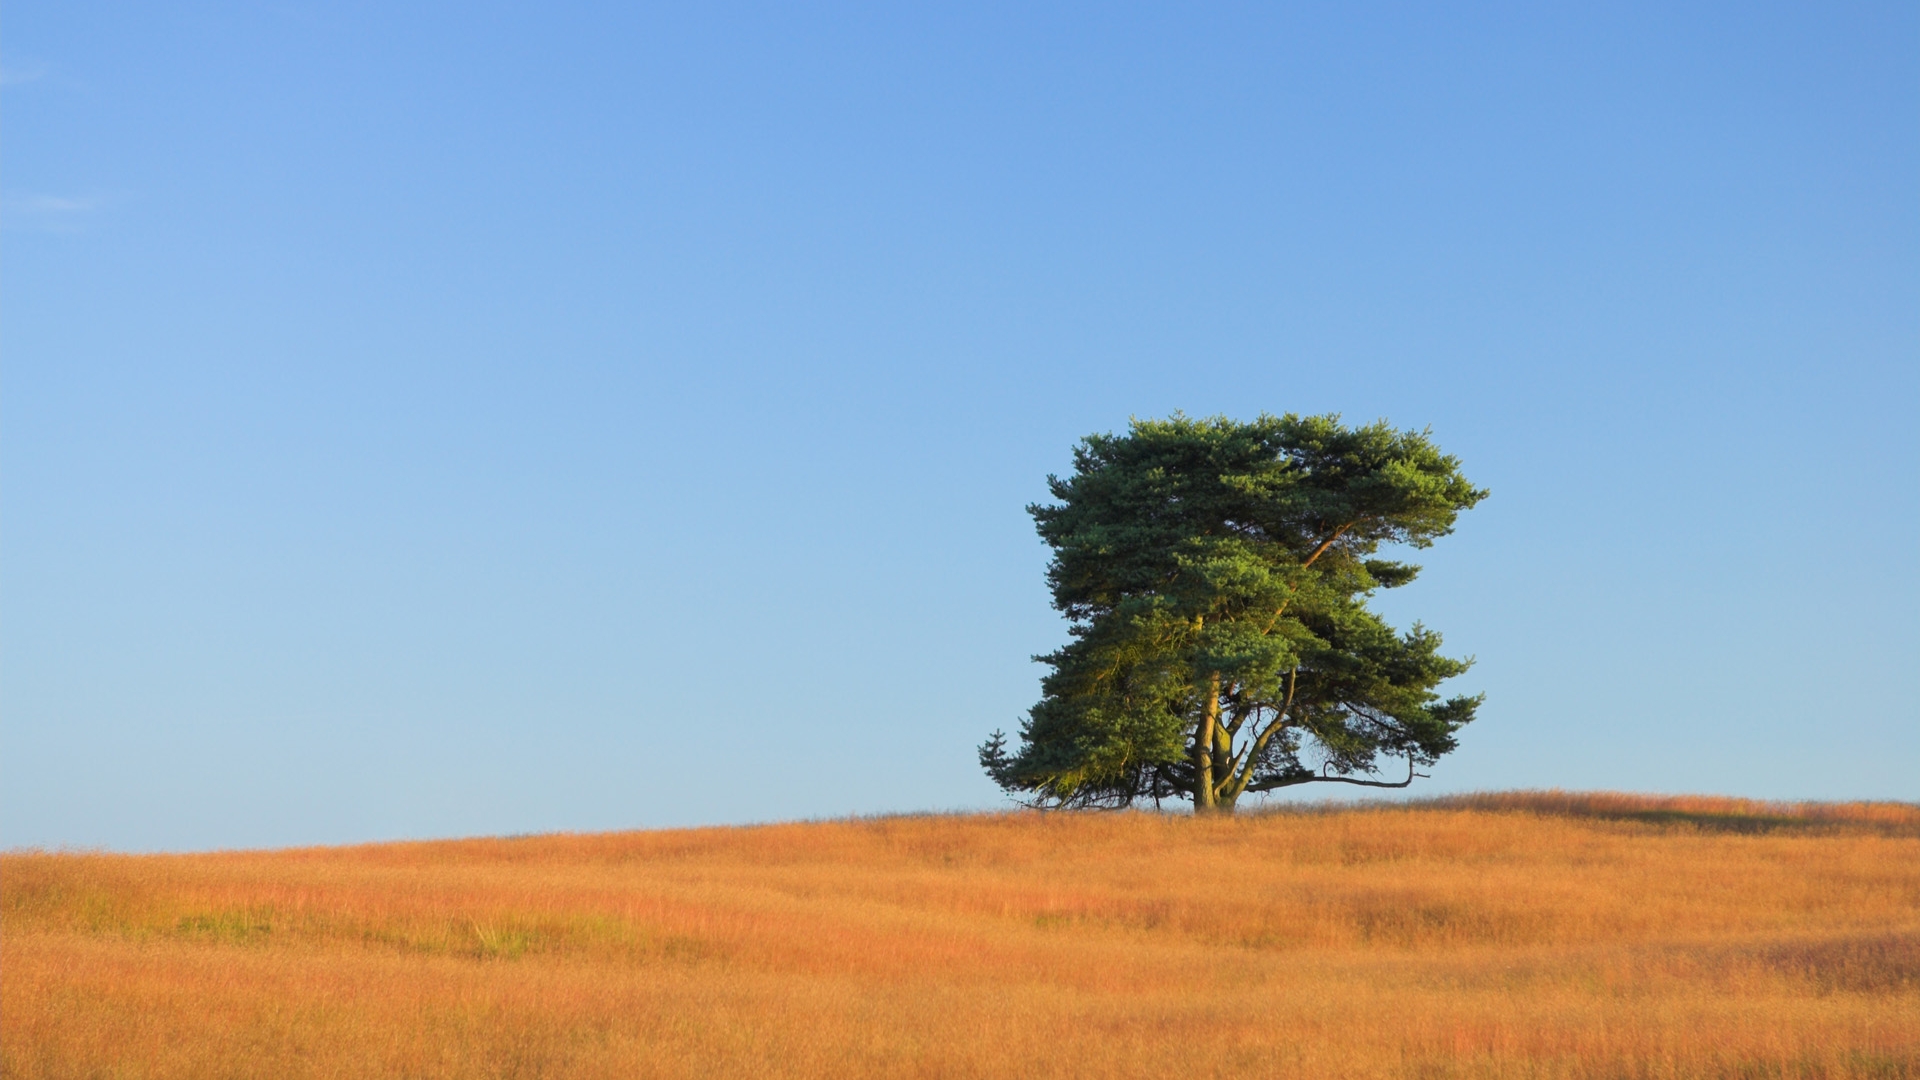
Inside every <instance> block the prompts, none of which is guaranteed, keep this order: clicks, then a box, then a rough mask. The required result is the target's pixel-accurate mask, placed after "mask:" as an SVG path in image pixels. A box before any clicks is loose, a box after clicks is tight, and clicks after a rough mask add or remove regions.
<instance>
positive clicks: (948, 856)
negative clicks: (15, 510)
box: [0, 793, 1920, 1080]
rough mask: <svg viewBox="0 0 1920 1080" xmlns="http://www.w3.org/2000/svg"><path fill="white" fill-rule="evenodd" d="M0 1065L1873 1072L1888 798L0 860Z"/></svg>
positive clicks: (1886, 916)
mask: <svg viewBox="0 0 1920 1080" xmlns="http://www.w3.org/2000/svg"><path fill="white" fill-rule="evenodd" d="M0 898H3V899H4V908H3V909H0V925H3V926H4V940H3V941H0V949H3V950H4V965H3V966H0V1073H4V1075H5V1076H7V1077H19V1078H22V1080H24V1078H29V1077H143V1078H149V1077H150V1078H172V1077H182V1078H188V1077H191V1078H196V1080H198V1078H220V1077H263V1078H264V1077H274V1078H279V1077H306V1076H324V1077H469V1076H477V1077H496V1076H497V1077H696V1076H697V1077H764V1076H774V1077H785V1076H815V1077H881V1076H885V1077H908V1076H928V1077H1008V1078H1013V1077H1023V1078H1024V1077H1080V1076H1086V1077H1153V1078H1156V1080H1161V1078H1165V1077H1170V1076H1179V1077H1182V1078H1200V1077H1216V1076H1218V1077H1228V1076H1233V1077H1240V1076H1259V1077H1389V1076H1392V1077H1401V1076H1414V1077H1529V1078H1546V1077H1594V1078H1600V1077H1606V1078H1626V1077H1647V1078H1655V1077H1803V1076H1804V1077H1908V1076H1916V1075H1920V807H1913V806H1907V805H1901V804H1875V805H1845V806H1841V805H1826V806H1782V805H1774V804H1755V803H1743V802H1738V801H1734V800H1711V799H1694V800H1659V799H1645V798H1636V797H1632V796H1618V795H1585V796H1581V795H1562V794H1556V793H1546V794H1509V795H1489V796H1478V797H1471V798H1462V799H1453V800H1442V801H1437V802H1433V803H1428V804H1424V805H1420V806H1415V807H1412V808H1388V809H1359V808H1347V809H1335V810H1319V811H1312V812H1286V813H1270V814H1260V815H1243V816H1242V817H1240V818H1238V819H1236V820H1194V819H1191V818H1186V817H1172V816H1164V817H1163V816H1157V815H1151V814H1050V815H1043V814H1000V815H979V816H964V817H905V818H885V819H876V820H864V821H846V822H823V823H814V824H796V825H774V826H764V827H756V828H737V829H700V830H687V831H671V832H635V833H616V834H605V835H556V836H540V837H532V838H525V839H501V840H465V841H449V842H439V843H409V844H382V845H373V846H366V847H353V848H324V849H307V850H294V851H275V852H233V853H219V854H206V855H181V856H139V857H136V856H121V855H97V854H68V853H37V852H26V853H16V854H12V855H8V856H5V857H4V860H3V861H0Z"/></svg>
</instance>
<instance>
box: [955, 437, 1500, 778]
mask: <svg viewBox="0 0 1920 1080" xmlns="http://www.w3.org/2000/svg"><path fill="white" fill-rule="evenodd" d="M1073 464H1074V473H1073V475H1072V476H1071V477H1069V478H1067V479H1065V480H1062V479H1060V478H1058V477H1054V476H1049V477H1048V478H1047V486H1048V488H1049V489H1050V490H1051V491H1052V493H1053V496H1054V498H1055V499H1056V500H1058V502H1057V503H1055V504H1054V505H1044V506H1043V505H1034V506H1029V507H1028V508H1027V510H1028V512H1029V513H1031V514H1032V515H1033V517H1034V521H1035V522H1036V523H1037V524H1038V526H1039V530H1040V536H1041V538H1042V539H1044V540H1045V541H1046V542H1047V543H1048V544H1049V545H1050V546H1051V547H1052V548H1053V561H1052V563H1051V564H1050V565H1049V566H1048V568H1047V583H1048V585H1049V586H1051V588H1052V590H1053V603H1054V606H1055V607H1056V608H1058V609H1059V610H1060V611H1061V612H1062V613H1064V614H1065V615H1066V616H1067V618H1068V619H1070V620H1072V623H1073V625H1072V629H1071V633H1072V638H1073V640H1072V641H1071V642H1070V643H1069V644H1068V645H1067V646H1066V647H1064V648H1062V649H1060V650H1059V651H1058V652H1054V653H1051V654H1049V655H1046V656H1041V657H1036V658H1035V659H1037V660H1040V661H1041V662H1043V663H1045V664H1047V665H1049V666H1050V667H1051V668H1052V669H1053V670H1052V671H1051V673H1049V674H1048V675H1047V676H1046V677H1045V678H1044V679H1043V680H1042V683H1041V687H1042V691H1043V693H1044V696H1043V697H1042V698H1041V700H1040V703H1039V704H1037V705H1035V706H1034V707H1033V709H1032V710H1031V712H1030V713H1029V714H1028V716H1027V718H1026V720H1025V721H1023V722H1022V723H1021V725H1020V746H1019V747H1018V749H1017V751H1015V752H1012V753H1009V752H1008V747H1007V739H1006V735H1005V734H1004V733H1003V732H998V731H996V732H994V734H993V736H992V737H991V738H990V739H988V740H987V742H986V743H985V744H984V745H982V746H981V748H980V763H981V764H982V765H983V766H985V767H986V770H987V772H988V774H989V775H991V776H992V777H993V779H994V780H995V781H997V782H998V783H999V784H1000V786H1001V787H1002V788H1003V789H1005V790H1006V791H1007V792H1008V793H1010V794H1014V795H1016V796H1019V797H1024V798H1025V799H1026V800H1027V801H1029V802H1031V803H1033V804H1035V805H1051V806H1082V807H1087V806H1128V805H1131V804H1133V803H1134V802H1135V801H1136V800H1139V799H1153V800H1155V801H1156V802H1157V801H1159V800H1161V799H1164V798H1172V797H1181V798H1188V799H1192V800H1193V806H1194V812H1195V813H1209V812H1214V811H1226V812H1231V811H1232V809H1233V807H1234V804H1235V803H1236V802H1238V801H1239V799H1240V797H1241V796H1243V795H1245V794H1247V793H1248V792H1253V791H1272V790H1274V789H1276V788H1283V787H1292V786H1294V785H1296V784H1309V783H1342V784H1358V785H1361V786H1364V787H1406V786H1408V785H1409V784H1411V783H1413V779H1414V777H1416V776H1420V775H1424V774H1421V773H1418V772H1416V771H1415V769H1416V768H1417V767H1418V766H1422V765H1431V764H1432V763H1433V762H1434V761H1436V760H1438V759H1439V758H1440V756H1441V755H1442V754H1445V753H1447V752H1448V751H1450V750H1452V749H1453V748H1454V746H1455V745H1456V742H1455V739H1454V733H1455V732H1457V731H1458V730H1459V729H1460V726H1461V725H1463V724H1465V723H1467V722H1468V721H1470V720H1472V719H1473V715H1474V711H1475V709H1477V708H1478V707H1479V705H1480V702H1481V698H1480V697H1453V698H1448V699H1446V700H1444V701H1442V700H1440V698H1439V695H1438V694H1436V693H1434V687H1436V686H1437V685H1439V684H1440V683H1441V682H1442V681H1443V680H1445V679H1448V678H1450V677H1452V676H1454V675H1458V674H1460V673H1461V672H1463V671H1465V670H1467V666H1468V663H1469V661H1464V660H1453V659H1449V658H1447V657H1444V656H1442V655H1440V652H1439V649H1440V636H1439V635H1438V634H1436V633H1434V632H1432V631H1430V630H1427V629H1425V628H1423V627H1422V626H1420V625H1419V624H1418V623H1416V624H1414V626H1413V628H1412V629H1411V630H1409V631H1407V632H1406V633H1404V634H1401V633H1396V632H1395V631H1394V630H1393V628H1392V627H1390V626H1388V625H1387V624H1386V623H1385V622H1384V621H1382V620H1381V618H1380V617H1379V616H1378V615H1376V614H1374V613H1373V612H1371V611H1369V610H1367V607H1366V600H1367V598H1368V597H1369V596H1370V595H1371V594H1372V593H1373V591H1374V590H1375V589H1382V588H1386V589H1391V588H1395V587H1397V586H1400V585H1405V584H1406V583H1407V582H1409V581H1412V580H1413V578H1414V575H1415V574H1416V573H1418V571H1419V567H1417V566H1412V565H1409V564H1406V563H1402V562H1393V561H1389V560H1386V559H1380V558H1375V557H1373V556H1374V554H1375V552H1376V551H1378V549H1379V547H1380V545H1382V544H1403V545H1407V546H1410V547H1416V548H1423V547H1427V546H1428V545H1429V544H1431V543H1432V542H1433V540H1434V538H1435V537H1439V536H1445V535H1446V534H1447V533H1449V532H1451V531H1452V529H1453V523H1454V519H1455V517H1456V516H1457V515H1458V514H1459V512H1460V511H1462V510H1465V509H1468V508H1470V507H1472V506H1473V505H1474V504H1475V503H1477V502H1479V501H1480V500H1481V499H1483V498H1485V497H1486V495H1487V493H1486V492H1485V491H1484V490H1481V489H1478V488H1475V487H1474V486H1473V485H1472V484H1470V483H1468V482H1467V479H1466V478H1465V477H1463V476H1461V475H1460V470H1459V461H1458V459H1456V458H1453V457H1451V456H1448V455H1446V454H1442V453H1441V452H1440V450H1439V448H1437V447H1436V446H1434V445H1433V443H1432V441H1431V440H1429V439H1428V437H1427V435H1426V433H1424V432H1417V431H1395V430H1393V429H1392V428H1391V427H1390V426H1388V425H1387V424H1386V423H1384V422H1381V423H1376V424H1372V425H1369V426H1367V427H1359V428H1349V427H1345V426H1342V425H1341V423H1340V418H1339V417H1338V416H1305V417H1302V416H1295V415H1292V414H1288V415H1286V416H1281V417H1273V416H1266V415H1262V416H1261V417H1260V418H1259V419H1257V420H1254V421H1252V422H1251V423H1244V424H1243V423H1237V422H1234V421H1232V420H1228V419H1226V418H1224V417H1220V418H1215V419H1211V420H1194V419H1189V418H1187V417H1185V416H1181V415H1179V414H1177V413H1176V414H1175V415H1174V416H1173V417H1172V418H1170V419H1167V420H1135V421H1134V422H1133V424H1132V426H1131V428H1130V429H1129V430H1128V432H1127V434H1125V435H1123V436H1116V435H1110V434H1109V435H1090V436H1088V437H1087V438H1085V439H1084V440H1082V441H1081V443H1080V445H1079V446H1078V447H1076V448H1075V449H1074V455H1073ZM1383 756H1384V757H1386V758H1388V759H1396V758H1405V759H1406V766H1407V775H1406V779H1404V780H1387V779H1380V778H1379V777H1380V769H1379V766H1380V759H1381V758H1382V757H1383ZM1310 763H1311V764H1310Z"/></svg>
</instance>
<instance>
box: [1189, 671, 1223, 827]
mask: <svg viewBox="0 0 1920 1080" xmlns="http://www.w3.org/2000/svg"><path fill="white" fill-rule="evenodd" d="M1219 729H1220V673H1219V672H1217V671H1216V672H1213V673H1212V674H1211V675H1209V676H1208V677H1207V700H1206V703H1205V705H1203V706H1202V708H1201V710H1200V730H1198V731H1196V732H1194V733H1193V812H1194V813H1195V814H1211V813H1213V812H1214V811H1215V810H1216V809H1218V807H1219V803H1218V800H1216V799H1215V798H1214V797H1213V788H1214V784H1213V740H1214V735H1215V733H1216V732H1217V731H1219ZM1228 809H1229V810H1231V809H1232V808H1231V807H1229V808H1228Z"/></svg>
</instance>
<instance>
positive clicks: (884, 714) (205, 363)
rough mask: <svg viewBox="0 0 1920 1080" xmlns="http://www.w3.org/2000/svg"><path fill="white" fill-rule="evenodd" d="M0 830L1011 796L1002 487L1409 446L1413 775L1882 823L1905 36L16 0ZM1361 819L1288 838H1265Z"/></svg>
mask: <svg viewBox="0 0 1920 1080" xmlns="http://www.w3.org/2000/svg"><path fill="white" fill-rule="evenodd" d="M0 67H3V68H4V83H5V86H4V90H0V94H3V95H4V97H3V98H0V100H3V101H4V114H5V147H4V149H5V156H4V162H3V168H0V173H3V175H0V186H3V187H4V191H0V225H4V229H5V235H4V252H3V255H4V258H3V259H0V289H3V296H0V304H3V307H0V316H3V317H0V348H3V349H4V355H3V356H0V844H5V845H24V844H78V845H102V846H106V847H110V848H119V849H134V850H144V849H156V848H157V849H176V848H203V847H214V846H235V845H245V846H257V845H284V844H295V843H309V842H334V841H350V840H362V839H378V838H389V837H424V836H445V835H463V834H478V833H516V832H533V831H545V830H554V829H608V828H622V827H636V826H665V825H679V824H691V823H704V822H736V821H753V820H766V819H781V818H796V817H809V816H823V815H840V814H847V813H870V812H882V811H905V810H915V809H953V808H966V807H992V806H1002V805H1005V802H1004V800H1002V799H1001V798H1000V796H999V794H998V792H997V790H996V789H994V788H993V787H992V785H991V784H990V783H989V782H988V781H987V780H986V778H985V777H984V776H983V775H982V774H981V772H980V770H979V767H978V766H977V764H976V762H975V759H974V751H975V747H976V746H977V745H978V744H979V742H980V741H981V740H982V739H983V738H984V737H985V736H986V735H987V733H988V732H990V731H991V730H992V729H994V728H996V727H1004V728H1008V729H1012V728H1014V727H1015V726H1017V723H1018V720H1019V717H1020V715H1021V713H1022V712H1023V711H1024V710H1025V709H1026V708H1027V707H1028V706H1029V705H1031V704H1032V703H1033V701H1034V700H1035V699H1036V698H1037V696H1038V677H1039V674H1040V668H1039V666H1038V665H1035V664H1033V663H1031V662H1030V660H1029V657H1030V656H1031V655H1032V654H1034V653H1038V652H1043V651H1046V650H1048V649H1050V648H1052V647H1053V646H1054V645H1055V644H1057V643H1058V642H1059V641H1061V640H1062V639H1063V637H1064V625H1063V623H1062V622H1061V620H1060V619H1059V617H1058V616H1057V615H1056V614H1055V613H1054V612H1053V611H1052V610H1051V609H1050V608H1049V606H1048V603H1047V595H1046V591H1045V589H1044V585H1043V582H1042V578H1041V574H1042V570H1043V567H1044V565H1045V561H1046V552H1045V549H1044V548H1043V547H1042V546H1041V545H1040V543H1039V541H1038V540H1037V539H1036V537H1035V536H1034V534H1033V529H1032V524H1031V522H1030V520H1029V519H1028V517H1027V515H1026V513H1025V511H1024V509H1023V507H1024V505H1025V504H1027V503H1029V502H1032V501H1035V500H1037V499H1041V498H1043V497H1044V496H1045V487H1044V479H1045V477H1046V475H1047V474H1048V473H1049V472H1060V471H1064V470H1065V469H1066V468H1067V467H1068V463H1069V457H1068V455H1069V451H1070V449H1071V446H1072V444H1073V443H1074V441H1075V440H1076V439H1077V438H1079V437H1080V436H1082V435H1084V434H1087V433H1089V432H1095V431H1106V430H1113V429H1117V428H1122V427H1124V426H1125V424H1126V423H1127V420H1128V418H1129V417H1130V416H1136V415H1137V416H1161V415H1165V414H1167V413H1169V412H1172V411H1174V410H1176V409H1179V410H1184V411H1186V412H1187V413H1189V414H1202V415H1211V414H1216V413H1223V414H1226V415H1229V416H1235V417H1251V416H1253V415H1255V414H1257V413H1259V412H1262V411H1268V412H1276V413H1278V412H1288V411H1294V412H1323V411H1337V412H1340V413H1342V414H1343V415H1345V416H1346V417H1347V418H1348V419H1350V420H1354V421H1370V420H1373V419H1376V418H1381V417H1384V418H1387V419H1389V420H1391V421H1393V422H1394V423H1396V424H1398V425H1401V426H1404V427H1416V428H1419V427H1428V426H1430V427H1431V428H1432V430H1433V434H1434V438H1435V439H1436V441H1438V442H1439V444H1440V445H1441V446H1442V447H1444V448H1445V449H1447V450H1449V451H1450V452H1453V453H1456V454H1458V455H1459V456H1460V457H1461V458H1462V459H1463V460H1464V463H1465V466H1466V472H1467V474H1468V476H1470V477H1471V478H1472V479H1473V480H1475V481H1476V482H1477V483H1479V484H1482V485H1484V486H1486V487H1489V488H1491V489H1492V491H1493V495H1492V497H1491V498H1490V499H1489V500H1487V501H1486V502H1485V503H1483V504H1482V505H1481V506H1480V507H1479V508H1478V509H1476V510H1474V511H1472V512H1471V513H1470V514H1468V515H1467V516H1466V517H1465V518H1464V519H1463V521H1462V525H1461V527H1460V529H1459V530H1458V532H1457V533H1456V534H1455V535H1454V536H1452V537H1449V538H1447V539H1446V540H1443V541H1442V542H1441V543H1440V544H1439V546H1437V547H1436V548H1434V549H1433V550H1431V551H1430V552H1428V553H1426V555H1425V557H1424V558H1422V559H1421V560H1420V561H1422V562H1423V563H1424V564H1425V565H1426V567H1427V571H1426V574H1425V575H1424V576H1423V578H1422V579H1421V580H1420V581H1419V582H1418V583H1416V584H1414V585H1413V586H1410V587H1408V588H1406V589H1402V590H1399V591H1397V592H1395V593H1393V594H1390V595H1387V596H1383V597H1382V598H1381V604H1382V606H1383V607H1384V609H1385V610H1387V611H1388V612H1389V613H1390V615H1391V616H1392V617H1393V618H1394V619H1395V620H1396V621H1398V622H1401V623H1405V622H1410V621H1412V620H1413V619H1415V618H1418V619H1421V620H1422V621H1424V622H1425V623H1427V624H1428V625H1429V626H1432V627H1434V628H1436V629H1438V630H1440V631H1441V632H1442V633H1444V634H1445V635H1446V637H1447V642H1448V646H1449V651H1451V652H1456V653H1463V654H1471V655H1474V656H1476V657H1477V658H1478V665H1477V667H1475V668H1474V670H1473V671H1472V672H1471V673H1469V674H1468V675H1467V676H1465V677H1463V678H1462V679H1460V680H1458V681H1457V684H1456V685H1457V686H1458V687H1459V688H1460V689H1462V690H1469V691H1472V690H1480V691H1485V692H1486V694H1487V704H1486V706H1485V708H1484V710H1483V711H1482V713H1481V719H1480V720H1478V721H1477V722H1476V723H1475V724H1474V725H1473V726H1472V727H1471V728H1469V729H1468V730H1467V731H1466V732H1464V733H1463V742H1462V746H1461V749H1460V750H1459V751H1458V752H1457V753H1456V754H1454V755H1453V756H1452V757H1450V758H1448V759H1447V760H1445V761H1443V762H1442V763H1441V764H1440V766H1438V767H1437V768H1436V769H1434V770H1433V772H1434V773H1435V776H1434V779H1433V780H1431V781H1429V782H1427V783H1426V786H1425V787H1424V788H1423V789H1416V791H1421V790H1424V791H1425V792H1429V793H1438V792H1444V791H1454V790H1462V789H1475V788H1510V787H1547V786H1560V787H1569V788H1613V789H1631V790H1639V791H1660V792H1680V791H1711V792H1724V793H1734V794H1742V795H1753V796H1765V797H1781V798H1800V797H1816V798H1869V797H1871V798H1895V799H1916V798H1920V628H1917V627H1916V622H1917V613H1920V570H1917V569H1916V560H1917V559H1920V420H1916V417H1920V7H1917V6H1916V5H1914V4H1912V3H1910V2H1896V3H1884V4H1849V3H1838V2H1832V0H1823V2H1820V3H1811V2H1809V3H1803V4H1766V3H1750V2H1742V3H1726V4H1684V3H1682V4H1676V3H1672V2H1667V0H1662V2H1657V3H1645V4H1637V5H1636V4H1628V3H1619V4H1613V3H1609V4H1586V5H1558V4H1537V3H1536V4H1513V5H1508V6H1494V5H1469V4H1447V5H1434V4H1406V5H1377V4H1366V3H1352V4H1347V3H1342V4H1316V5H1277V4H1254V5H1243V6H1233V5H1226V4H1220V5H1192V4H1166V5H1159V6H1151V5H1113V4H1087V5H1084V6H1071V5H1064V4H1038V3H1017V4H1002V5H995V4H985V3H967V4H951V5H930V4H898V5H872V6H832V5H792V4H768V5H764V6H752V5H730V4H681V5H667V4H657V5H625V4H611V3H602V4H590V5H582V4H567V3H543V4H518V5H506V4H487V3H481V4H473V3H464V4H452V3H445V4H434V3H418V4H413V3H409V4H389V3H342V2H328V3H315V2H306V0H285V2H279V3H272V4H261V3H227V4H221V3H198V2H192V0H182V2H177V3H168V4H112V5H109V4H96V3H86V2H79V0H72V2H61V3H52V2H47V0H37V2H35V0H30V2H27V3H20V4H15V5H13V6H11V7H10V8H9V9H8V14H7V33H6V38H5V42H4V46H3V47H0ZM1353 790H1354V789H1351V788H1341V789H1336V790H1334V791H1331V792H1324V791H1319V790H1312V791H1311V792H1310V794H1311V795H1312V796H1313V797H1321V796H1324V795H1328V794H1333V795H1343V794H1347V793H1351V792H1352V791H1353Z"/></svg>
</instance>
